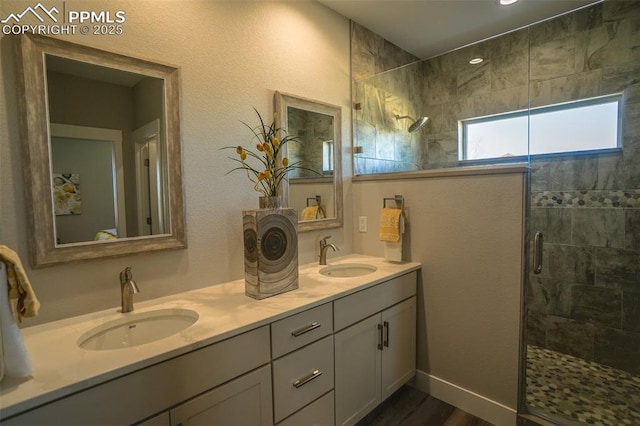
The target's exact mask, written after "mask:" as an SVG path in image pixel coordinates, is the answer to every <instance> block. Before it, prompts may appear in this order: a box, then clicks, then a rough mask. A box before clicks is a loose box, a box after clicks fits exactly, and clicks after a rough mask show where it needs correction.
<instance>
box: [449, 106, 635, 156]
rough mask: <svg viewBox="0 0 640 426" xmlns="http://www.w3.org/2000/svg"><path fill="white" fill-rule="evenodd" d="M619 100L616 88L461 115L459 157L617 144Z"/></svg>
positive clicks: (592, 148)
mask: <svg viewBox="0 0 640 426" xmlns="http://www.w3.org/2000/svg"><path fill="white" fill-rule="evenodd" d="M621 105H622V95H621V94H616V95H613V96H605V97H599V98H592V99H587V100H581V101H577V102H570V103H563V104H556V105H551V106H545V107H539V108H532V109H530V110H528V111H527V110H525V111H518V112H511V113H507V114H499V115H493V116H489V117H481V118H472V119H468V120H462V121H460V129H461V132H460V133H461V138H460V145H461V146H460V149H459V151H458V152H459V153H460V156H459V160H461V161H465V160H468V161H476V160H488V159H491V160H495V159H513V157H520V156H525V155H527V154H531V155H542V154H559V153H577V152H592V151H595V150H605V149H615V148H619V147H620V125H621V120H620V117H621ZM529 118H530V120H531V123H530V124H529ZM529 128H530V129H531V135H530V138H529Z"/></svg>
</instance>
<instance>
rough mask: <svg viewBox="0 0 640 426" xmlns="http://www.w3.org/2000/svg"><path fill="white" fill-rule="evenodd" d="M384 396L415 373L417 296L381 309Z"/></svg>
mask: <svg viewBox="0 0 640 426" xmlns="http://www.w3.org/2000/svg"><path fill="white" fill-rule="evenodd" d="M382 324H383V333H382V336H383V349H382V372H381V375H382V378H381V382H382V400H384V399H386V398H387V397H388V396H390V395H391V394H392V393H393V392H395V391H396V390H398V389H399V388H400V387H401V386H402V385H403V384H405V383H406V382H407V381H409V379H411V378H412V377H413V376H414V375H415V374H416V298H415V296H414V297H412V298H411V299H408V300H405V301H404V302H402V303H399V304H397V305H395V306H392V307H391V308H389V309H387V310H386V311H383V312H382Z"/></svg>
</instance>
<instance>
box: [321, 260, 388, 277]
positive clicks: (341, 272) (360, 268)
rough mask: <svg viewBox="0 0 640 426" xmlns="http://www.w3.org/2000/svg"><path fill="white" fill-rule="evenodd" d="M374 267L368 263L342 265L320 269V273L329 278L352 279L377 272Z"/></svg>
mask: <svg viewBox="0 0 640 426" xmlns="http://www.w3.org/2000/svg"><path fill="white" fill-rule="evenodd" d="M377 270H378V268H376V267H375V266H373V265H367V264H366V263H340V264H337V265H330V266H325V267H324V268H322V269H320V273H321V274H322V275H325V276H327V277H337V278H350V277H360V276H362V275H369V274H372V273H374V272H375V271H377Z"/></svg>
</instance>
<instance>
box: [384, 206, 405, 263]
mask: <svg viewBox="0 0 640 426" xmlns="http://www.w3.org/2000/svg"><path fill="white" fill-rule="evenodd" d="M399 227H400V229H399V231H400V232H399V233H400V240H399V241H398V242H396V243H394V242H390V241H385V243H384V258H385V259H387V260H389V261H391V262H402V234H404V215H400V224H399Z"/></svg>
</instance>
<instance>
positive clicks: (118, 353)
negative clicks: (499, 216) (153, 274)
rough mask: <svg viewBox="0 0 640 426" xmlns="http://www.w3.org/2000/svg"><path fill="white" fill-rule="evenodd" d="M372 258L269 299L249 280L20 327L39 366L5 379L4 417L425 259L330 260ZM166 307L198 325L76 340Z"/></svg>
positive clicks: (304, 280) (306, 273)
mask: <svg viewBox="0 0 640 426" xmlns="http://www.w3.org/2000/svg"><path fill="white" fill-rule="evenodd" d="M353 262H357V263H367V264H370V265H374V266H376V267H377V270H376V271H375V272H373V273H371V274H368V275H364V276H360V277H351V278H329V277H325V276H323V275H321V274H320V273H319V270H320V269H321V268H322V267H321V266H319V265H317V264H308V265H302V266H301V267H300V269H299V288H298V289H297V290H294V291H290V292H287V293H283V294H280V295H277V296H273V297H270V298H267V299H263V300H255V299H252V298H250V297H247V296H245V294H244V279H241V280H236V281H231V282H228V283H224V284H216V285H212V286H210V287H205V288H201V289H197V290H192V291H188V292H184V293H179V294H175V295H171V296H166V297H162V298H158V299H153V300H148V301H145V302H140V303H136V304H135V311H134V312H133V313H130V314H123V313H121V312H120V308H119V307H117V308H112V309H107V310H104V311H100V312H94V313H90V314H86V315H81V316H78V317H73V318H68V319H64V320H60V321H54V322H50V323H46V324H41V325H37V326H33V327H28V328H25V329H23V330H22V336H23V339H24V342H25V345H26V347H27V351H28V353H29V357H30V358H31V362H32V364H33V367H34V370H35V371H34V374H33V376H32V377H29V378H25V379H18V378H13V377H5V378H4V379H3V381H2V382H1V383H0V418H6V417H9V416H13V415H15V414H17V413H20V412H23V411H26V410H29V409H31V408H34V407H36V406H39V405H42V404H45V403H47V402H50V401H53V400H55V399H58V398H61V397H64V396H67V395H70V394H72V393H75V392H79V391H81V390H83V389H86V388H88V387H91V386H95V385H97V384H100V383H103V382H105V381H108V380H111V379H114V378H116V377H119V376H122V375H124V374H127V373H131V372H133V371H136V370H139V369H141V368H144V367H147V366H150V365H153V364H156V363H158V362H162V361H164V360H167V359H169V358H173V357H175V356H178V355H182V354H185V353H187V352H191V351H193V350H195V349H198V348H201V347H204V346H207V345H211V344H212V343H216V342H219V341H221V340H224V339H227V338H229V337H232V336H235V335H238V334H240V333H243V332H245V331H249V330H252V329H254V328H257V327H260V326H262V325H266V324H269V323H271V322H273V321H276V320H278V319H280V318H284V317H287V316H289V315H292V314H295V313H297V312H300V311H304V310H306V309H309V308H312V307H314V306H318V305H321V304H323V303H327V302H330V301H332V300H335V299H337V298H339V297H343V296H346V295H348V294H351V293H354V292H356V291H359V290H362V289H364V288H366V287H369V286H372V285H375V284H378V283H380V282H383V281H386V280H388V279H390V278H393V277H396V276H399V275H403V274H406V273H407V272H410V271H414V270H417V269H419V268H420V264H419V263H409V262H403V263H395V262H387V261H385V260H384V259H382V258H377V257H370V256H363V255H348V256H343V257H338V258H333V259H331V261H330V262H329V264H331V265H333V264H341V263H353ZM163 308H184V309H191V310H194V311H196V312H198V314H199V318H198V320H197V321H196V323H195V324H193V325H192V326H190V327H189V328H187V329H185V330H183V331H181V332H180V333H178V334H175V335H173V336H169V337H167V338H164V339H161V340H157V341H155V342H150V343H146V344H143V345H139V346H134V347H130V348H124V349H115V350H102V351H92V350H84V349H81V348H80V347H78V346H77V341H78V339H79V337H80V336H81V335H83V334H84V333H86V332H87V331H89V330H91V329H92V328H94V327H96V326H99V325H101V324H104V323H106V322H109V321H111V320H114V319H118V318H122V317H123V315H132V314H136V313H141V312H146V311H153V310H156V309H163Z"/></svg>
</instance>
